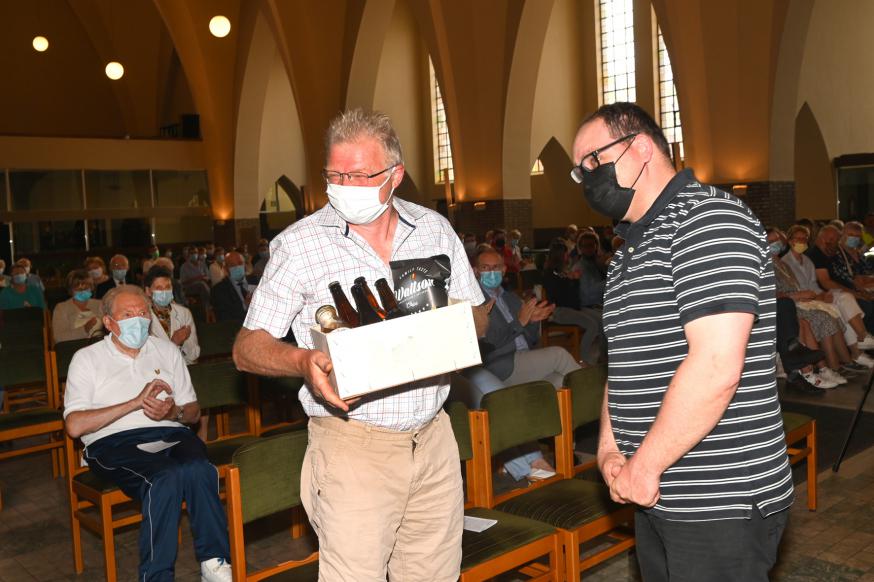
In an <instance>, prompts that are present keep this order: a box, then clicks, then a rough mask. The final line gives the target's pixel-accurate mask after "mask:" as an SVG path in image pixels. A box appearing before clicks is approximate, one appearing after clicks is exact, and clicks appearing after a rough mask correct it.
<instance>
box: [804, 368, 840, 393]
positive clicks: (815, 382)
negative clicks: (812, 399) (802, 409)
mask: <svg viewBox="0 0 874 582" xmlns="http://www.w3.org/2000/svg"><path fill="white" fill-rule="evenodd" d="M801 377H802V378H804V379H805V380H806V381H807V383H808V384H810V385H811V386H813V387H815V388H821V389H823V390H826V389H828V388H834V387H835V386H837V384H835V383H834V382H830V381H829V380H826V379H825V378H823V377H822V376H820V375H819V374H817V373H816V372H801Z"/></svg>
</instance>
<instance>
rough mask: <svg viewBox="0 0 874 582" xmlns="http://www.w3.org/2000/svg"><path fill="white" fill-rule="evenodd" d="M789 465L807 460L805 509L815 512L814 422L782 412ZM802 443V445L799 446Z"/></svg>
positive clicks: (804, 417)
mask: <svg viewBox="0 0 874 582" xmlns="http://www.w3.org/2000/svg"><path fill="white" fill-rule="evenodd" d="M783 430H784V431H786V446H787V450H786V452H788V453H789V464H790V465H794V464H795V463H798V462H801V461H802V460H803V459H807V509H808V510H810V511H816V420H815V419H813V418H810V417H809V416H805V415H803V414H798V413H795V412H785V411H784V412H783ZM801 441H804V444H800V443H801Z"/></svg>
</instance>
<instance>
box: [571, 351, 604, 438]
mask: <svg viewBox="0 0 874 582" xmlns="http://www.w3.org/2000/svg"><path fill="white" fill-rule="evenodd" d="M606 382H607V367H606V366H592V367H590V368H582V369H580V370H574V371H573V372H571V373H570V374H568V375H567V376H565V377H564V385H565V386H566V387H567V388H568V389H569V390H570V391H571V401H572V403H573V406H572V412H571V416H572V418H573V428H578V427H580V426H583V425H584V424H589V423H590V422H595V421H597V420H600V418H601V405H602V404H603V402H604V385H605V384H606Z"/></svg>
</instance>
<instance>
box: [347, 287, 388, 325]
mask: <svg viewBox="0 0 874 582" xmlns="http://www.w3.org/2000/svg"><path fill="white" fill-rule="evenodd" d="M352 299H353V300H354V301H355V307H357V308H358V319H359V321H360V324H361V325H370V324H371V323H379V322H380V321H382V318H381V317H380V316H379V314H378V313H376V310H375V309H374V308H373V306H372V305H371V304H370V301H368V300H367V295H366V294H365V292H364V287H363V286H362V285H361V284H360V283H355V284H354V285H352Z"/></svg>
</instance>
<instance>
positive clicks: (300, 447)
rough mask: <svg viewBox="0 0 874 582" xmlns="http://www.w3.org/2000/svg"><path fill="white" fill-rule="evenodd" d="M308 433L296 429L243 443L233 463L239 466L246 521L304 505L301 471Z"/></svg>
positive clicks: (235, 454) (244, 521) (244, 520)
mask: <svg viewBox="0 0 874 582" xmlns="http://www.w3.org/2000/svg"><path fill="white" fill-rule="evenodd" d="M307 439H308V433H307V432H306V431H295V432H290V433H285V434H281V435H277V436H275V437H267V438H263V439H259V440H257V441H255V442H253V443H250V444H247V445H243V446H242V447H240V448H239V449H237V451H236V452H234V456H233V458H232V460H231V464H232V465H234V466H236V467H238V468H239V472H240V492H241V498H242V509H243V523H249V522H250V521H253V520H256V519H258V518H261V517H266V516H268V515H272V514H274V513H277V512H279V511H283V510H286V509H291V508H293V507H297V506H299V505H300V471H301V466H302V465H303V458H304V454H305V453H306V448H307Z"/></svg>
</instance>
